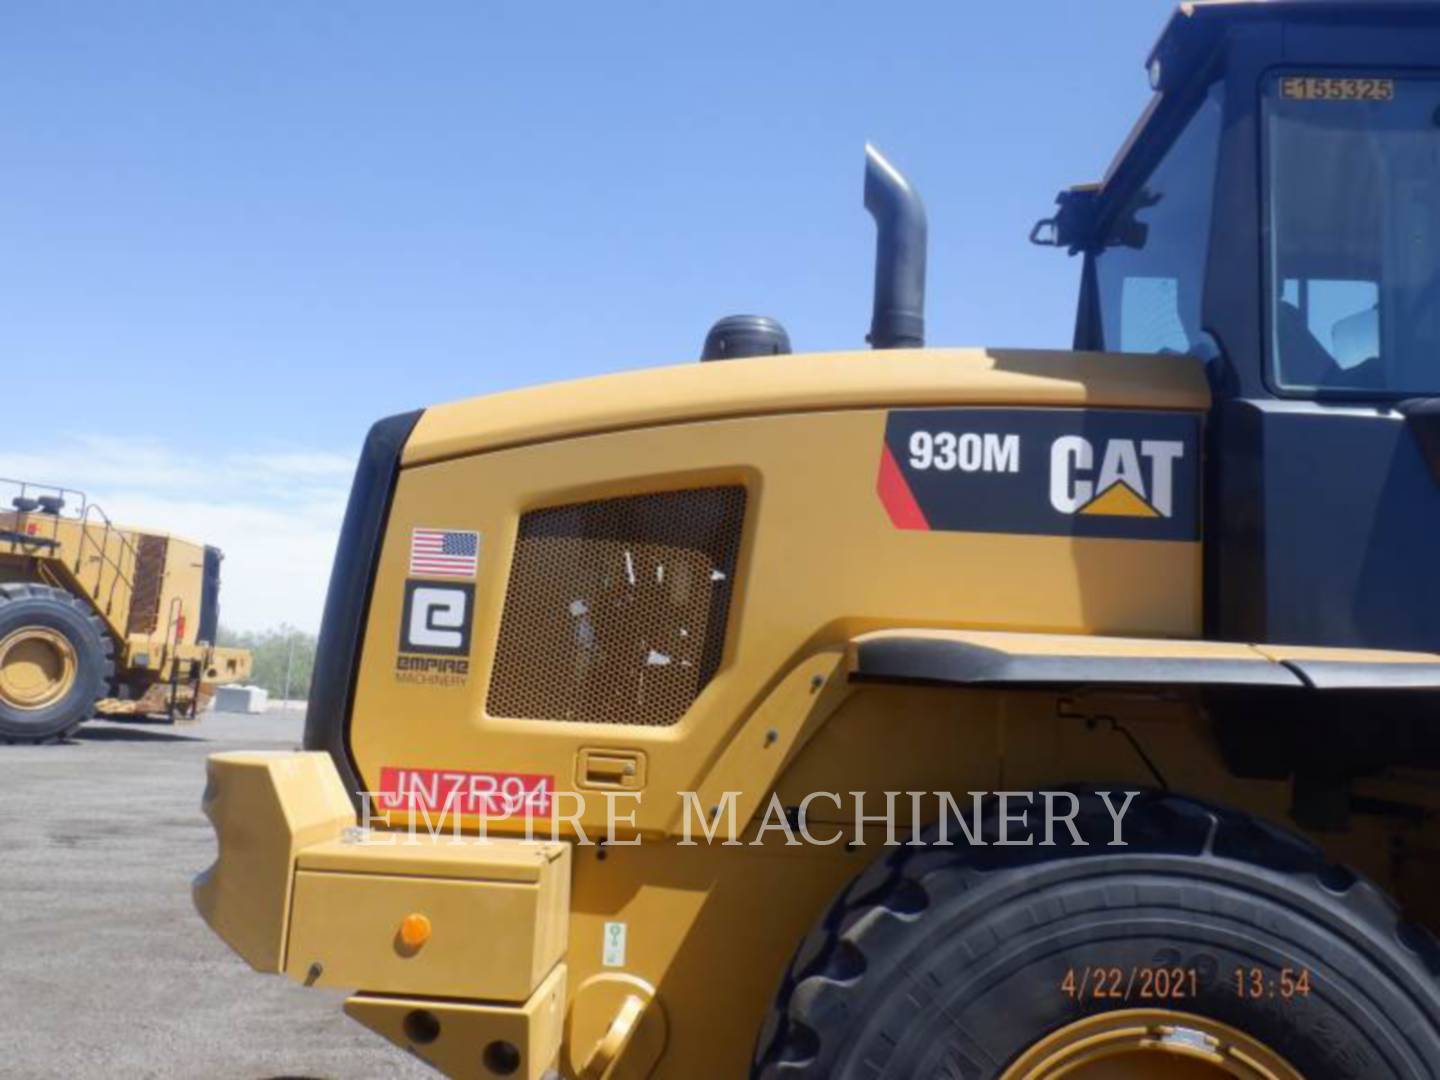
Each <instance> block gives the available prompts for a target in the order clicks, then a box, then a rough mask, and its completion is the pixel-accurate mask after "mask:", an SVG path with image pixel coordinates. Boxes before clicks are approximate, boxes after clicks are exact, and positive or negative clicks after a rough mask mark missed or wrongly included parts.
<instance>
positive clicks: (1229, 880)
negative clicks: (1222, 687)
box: [752, 790, 1440, 1080]
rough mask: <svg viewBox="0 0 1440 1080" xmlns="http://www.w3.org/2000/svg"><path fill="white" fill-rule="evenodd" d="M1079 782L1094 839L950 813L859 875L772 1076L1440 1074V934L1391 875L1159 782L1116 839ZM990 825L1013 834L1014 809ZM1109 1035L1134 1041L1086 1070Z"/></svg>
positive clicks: (1007, 1078) (804, 990) (766, 1062)
mask: <svg viewBox="0 0 1440 1080" xmlns="http://www.w3.org/2000/svg"><path fill="white" fill-rule="evenodd" d="M1076 794H1077V796H1078V798H1079V803H1080V814H1079V816H1078V817H1077V819H1076V824H1077V826H1078V828H1079V830H1080V835H1081V836H1082V837H1083V838H1085V840H1086V841H1087V843H1088V844H1089V845H1090V846H1079V845H1076V844H1073V843H1069V842H1068V841H1070V836H1069V834H1068V832H1067V831H1066V830H1065V829H1064V828H1063V827H1059V828H1057V830H1056V831H1057V835H1056V836H1055V837H1054V839H1055V842H1056V846H1053V847H1011V846H1004V847H995V846H980V845H978V844H977V845H975V846H970V845H968V843H967V842H966V840H965V838H964V836H963V835H962V834H960V833H959V832H958V830H957V829H955V828H952V829H951V830H950V833H949V835H950V836H951V837H952V838H956V837H958V841H957V842H956V845H955V846H953V847H941V846H932V843H933V841H934V839H935V833H934V830H933V829H932V830H931V831H930V832H929V833H927V834H926V836H925V837H922V840H924V841H925V842H926V844H927V846H916V847H897V848H894V849H891V850H890V851H889V852H888V853H887V855H886V856H885V857H883V858H881V859H880V860H878V861H877V862H875V863H874V864H873V865H872V866H871V867H870V868H869V869H868V870H866V871H865V872H864V873H863V874H861V875H860V876H859V877H858V878H856V879H855V880H854V881H852V882H851V884H850V886H849V887H848V889H846V890H845V892H843V893H842V894H841V896H840V897H839V898H838V899H837V900H836V901H835V903H834V904H833V905H832V907H831V908H830V910H829V912H828V913H827V914H826V916H825V918H824V919H823V921H822V922H821V923H820V925H819V926H818V927H817V928H816V929H815V930H814V931H813V932H812V933H811V934H810V935H809V936H808V937H807V938H806V939H805V940H804V941H803V942H802V943H801V945H800V947H799V948H798V950H797V951H796V954H795V956H794V958H793V960H792V963H791V967H790V970H789V971H788V973H787V974H786V976H785V978H784V980H783V982H782V984H781V987H780V990H779V993H778V995H777V999H776V1002H775V1005H774V1008H773V1010H772V1012H771V1014H770V1016H769V1017H768V1019H767V1020H766V1022H765V1024H764V1026H763V1027H762V1029H761V1032H760V1038H759V1044H758V1046H757V1049H756V1053H755V1059H754V1066H753V1070H752V1076H754V1077H762V1078H765V1080H781V1078H792V1077H794V1078H800V1077H804V1078H819V1077H826V1078H834V1080H846V1078H850V1077H865V1078H867V1080H882V1078H886V1080H888V1078H896V1080H899V1078H905V1077H922V1078H925V1080H932V1078H933V1080H940V1078H945V1080H961V1078H964V1080H981V1078H1004V1080H1018V1078H1021V1077H1026V1078H1030V1080H1040V1078H1044V1077H1047V1076H1054V1075H1059V1074H1060V1073H1061V1072H1062V1071H1064V1070H1065V1069H1067V1068H1069V1069H1073V1070H1074V1071H1071V1072H1065V1075H1066V1076H1070V1077H1075V1078H1079V1077H1091V1076H1109V1075H1125V1076H1151V1075H1153V1076H1157V1077H1161V1076H1181V1075H1183V1076H1186V1077H1189V1076H1203V1075H1214V1076H1254V1077H1271V1076H1273V1077H1285V1078H1290V1077H1300V1076H1303V1077H1306V1078H1308V1080H1317V1078H1350V1077H1353V1078H1356V1080H1376V1078H1380V1077H1401V1078H1406V1080H1409V1078H1415V1077H1436V1076H1440V981H1437V976H1440V946H1437V944H1436V942H1435V940H1434V939H1433V938H1431V937H1430V936H1429V935H1428V934H1427V933H1425V932H1424V931H1422V930H1420V929H1418V928H1416V927H1414V926H1411V925H1409V924H1406V923H1403V922H1402V921H1401V920H1400V919H1399V918H1398V916H1397V912H1396V909H1395V906H1394V905H1393V903H1392V902H1391V901H1390V900H1389V899H1388V898H1387V897H1386V896H1385V895H1384V894H1383V893H1382V892H1380V891H1379V890H1378V889H1377V888H1376V887H1375V886H1374V885H1372V884H1371V883H1369V882H1368V881H1365V880H1362V879H1360V878H1358V877H1357V876H1356V875H1354V874H1353V873H1351V872H1349V871H1347V870H1345V869H1343V868H1341V867H1338V866H1333V865H1329V864H1327V863H1326V862H1325V860H1324V858H1323V857H1322V855H1321V854H1320V852H1319V850H1318V849H1316V848H1314V847H1313V846H1312V845H1310V844H1309V843H1308V842H1306V841H1304V840H1302V839H1300V838H1299V837H1296V836H1293V835H1291V834H1289V833H1286V832H1283V831H1282V830H1279V829H1277V828H1275V827H1273V826H1271V825H1269V824H1266V823H1264V822H1262V821H1260V820H1258V819H1256V818H1253V817H1250V816H1248V815H1244V814H1240V813H1237V812H1234V811H1228V810H1223V809H1219V808H1216V807H1212V806H1208V805H1204V804H1201V803H1198V802H1195V801H1192V800H1189V799H1183V798H1179V797H1175V796H1170V795H1165V794H1161V793H1153V792H1143V793H1141V794H1140V795H1139V796H1137V797H1136V799H1135V801H1134V802H1133V803H1132V804H1131V806H1130V808H1129V810H1128V812H1127V813H1126V814H1125V816H1124V834H1123V835H1124V839H1125V841H1126V843H1127V844H1128V846H1126V847H1112V846H1107V845H1108V843H1109V841H1111V840H1112V839H1113V825H1112V818H1111V816H1110V814H1109V812H1108V811H1107V810H1106V809H1105V807H1104V805H1103V803H1102V802H1101V801H1100V799H1099V796H1098V794H1097V793H1096V792H1095V791H1093V790H1084V791H1077V792H1076ZM1114 799H1115V806H1116V807H1117V809H1118V808H1119V806H1120V803H1121V795H1120V793H1119V792H1116V793H1115V795H1114ZM1012 809H1013V808H1012ZM982 820H983V821H984V832H982V834H981V839H989V840H991V841H992V842H993V839H994V838H995V837H996V835H997V833H996V815H995V813H994V810H993V807H992V808H991V810H990V811H989V812H988V814H987V815H986V816H985V817H984V818H983V819H982ZM1161 971H1164V972H1167V974H1166V975H1165V976H1163V981H1164V983H1165V985H1164V986H1161V985H1159V984H1160V982H1161V977H1160V976H1158V975H1157V973H1158V972H1161ZM1117 972H1118V975H1117V974H1116V973H1117ZM1177 972H1178V973H1179V974H1178V975H1177V974H1176V973H1177ZM1192 972H1193V975H1192V974H1191V973H1192ZM1255 972H1259V974H1258V975H1257V974H1255ZM1097 973H1098V975H1097ZM1302 973H1304V974H1303V976H1302ZM1082 986H1083V990H1082ZM1147 987H1148V996H1144V995H1142V993H1141V990H1142V989H1145V988H1147ZM1297 987H1298V988H1297ZM1097 988H1098V991H1099V993H1098V995H1097ZM1161 990H1163V991H1164V993H1163V994H1161V993H1160V991H1161ZM1097 1048H1099V1050H1097ZM1106 1048H1108V1052H1112V1053H1114V1054H1116V1055H1119V1054H1121V1053H1122V1052H1123V1053H1126V1054H1129V1055H1130V1057H1129V1058H1127V1059H1123V1061H1122V1059H1121V1058H1120V1057H1118V1056H1116V1057H1112V1058H1107V1059H1105V1060H1106V1062H1107V1064H1101V1065H1100V1066H1099V1069H1100V1070H1101V1071H1096V1072H1091V1071H1089V1068H1091V1067H1093V1065H1094V1060H1095V1058H1094V1055H1095V1054H1097V1053H1099V1052H1100V1051H1102V1050H1105V1049H1106ZM1087 1053H1088V1054H1090V1055H1091V1058H1090V1059H1086V1058H1085V1055H1086V1054H1087ZM1267 1055H1268V1056H1267ZM1102 1056H1103V1054H1102ZM1182 1059H1183V1060H1182ZM1086 1060H1088V1061H1089V1062H1090V1065H1089V1066H1087V1065H1086V1064H1085V1063H1084V1062H1085V1061H1086ZM1246 1061H1249V1063H1250V1064H1249V1065H1246V1066H1245V1068H1250V1067H1251V1065H1254V1066H1255V1068H1253V1069H1251V1071H1245V1068H1240V1067H1239V1065H1238V1064H1237V1063H1244V1062H1246ZM1206 1062H1208V1066H1209V1069H1210V1071H1206V1065H1205V1063H1206ZM1265 1062H1269V1063H1270V1064H1269V1065H1264V1063H1265ZM1227 1063H1228V1065H1229V1066H1234V1067H1235V1069H1234V1071H1230V1070H1229V1069H1228V1068H1227V1067H1225V1066H1226V1064H1227ZM1287 1063H1288V1068H1289V1070H1290V1071H1288V1072H1287V1071H1286V1067H1287ZM1110 1065H1130V1066H1131V1067H1132V1068H1135V1071H1133V1072H1131V1071H1122V1072H1117V1073H1111V1072H1108V1071H1104V1070H1106V1069H1107V1068H1108V1067H1109V1066H1110ZM1262 1065H1264V1067H1263V1068H1262V1067H1261V1066H1262ZM1194 1070H1198V1071H1194ZM1267 1070H1268V1071H1267Z"/></svg>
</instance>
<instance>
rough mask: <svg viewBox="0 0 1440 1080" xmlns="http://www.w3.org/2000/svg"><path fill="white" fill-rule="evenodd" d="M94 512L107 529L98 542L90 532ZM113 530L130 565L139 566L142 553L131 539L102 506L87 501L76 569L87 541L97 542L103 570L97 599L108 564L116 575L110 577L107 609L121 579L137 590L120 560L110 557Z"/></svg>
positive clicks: (113, 598)
mask: <svg viewBox="0 0 1440 1080" xmlns="http://www.w3.org/2000/svg"><path fill="white" fill-rule="evenodd" d="M92 513H93V514H96V515H98V516H99V518H100V520H101V521H103V522H104V523H105V530H104V532H103V533H102V535H101V538H100V541H99V542H98V543H96V541H95V538H94V536H92V535H91V532H90V529H91V524H90V515H91V514H92ZM112 532H113V533H114V534H115V536H116V538H117V539H118V540H119V541H120V551H121V555H122V557H123V556H124V555H126V554H128V555H129V557H130V565H131V566H132V567H134V566H137V565H138V564H139V559H140V553H139V552H138V551H137V550H136V549H135V545H133V544H132V543H130V541H129V540H128V539H127V538H126V536H125V534H124V533H123V532H121V531H120V530H119V529H117V528H115V525H114V524H113V523H112V522H111V520H110V517H109V515H108V514H106V513H105V511H104V510H102V509H100V507H99V506H98V505H96V504H95V503H90V502H87V503H86V504H85V509H84V514H83V516H82V517H81V519H80V544H79V547H78V550H77V552H76V556H75V571H76V573H77V574H78V573H79V571H80V562H81V556H83V555H84V554H85V543H86V541H89V542H90V543H92V544H95V548H96V550H97V551H98V552H99V553H100V566H101V572H100V573H98V574H96V575H95V599H96V600H99V599H100V583H101V578H103V577H104V567H105V566H106V565H108V566H109V567H110V569H111V570H113V571H114V576H113V577H111V579H110V591H109V593H108V594H107V595H106V597H105V605H106V608H105V609H106V611H109V610H110V608H111V607H113V606H114V604H115V587H116V586H117V585H118V584H119V583H120V582H121V581H124V582H125V588H126V589H128V590H130V592H132V593H133V592H134V591H135V584H134V582H133V581H132V580H131V579H130V577H128V576H127V575H126V573H125V569H124V567H122V566H121V565H120V562H119V561H118V560H116V559H113V558H111V557H110V534H111V533H112Z"/></svg>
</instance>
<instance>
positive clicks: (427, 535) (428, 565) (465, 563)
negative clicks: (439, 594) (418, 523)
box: [410, 529, 480, 578]
mask: <svg viewBox="0 0 1440 1080" xmlns="http://www.w3.org/2000/svg"><path fill="white" fill-rule="evenodd" d="M479 560H480V534H479V533H478V532H455V531H454V530H451V529H416V530H414V531H413V532H412V533H411V534H410V576H411V577H432V578H437V577H445V578H473V577H474V576H475V565H476V563H478V562H479Z"/></svg>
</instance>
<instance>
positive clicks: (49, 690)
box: [0, 626, 77, 710]
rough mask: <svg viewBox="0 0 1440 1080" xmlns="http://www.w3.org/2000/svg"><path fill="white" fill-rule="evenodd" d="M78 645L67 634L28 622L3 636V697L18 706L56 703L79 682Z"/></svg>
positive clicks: (0, 676) (0, 669) (29, 707)
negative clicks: (77, 673) (28, 624)
mask: <svg viewBox="0 0 1440 1080" xmlns="http://www.w3.org/2000/svg"><path fill="white" fill-rule="evenodd" d="M76 666H77V665H76V657H75V646H73V645H71V644H70V641H69V639H68V638H66V637H65V635H64V634H61V633H59V632H58V631H55V630H50V629H48V628H46V627H40V626H27V627H23V628H22V629H19V630H16V631H14V632H12V633H11V634H9V635H8V636H6V637H5V639H4V640H0V701H4V702H5V704H7V705H10V706H11V707H13V708H16V709H25V710H34V709H43V708H45V707H46V706H48V705H53V704H54V703H55V702H57V701H59V700H60V699H61V698H63V697H64V696H65V695H66V694H68V693H69V692H70V688H71V687H72V686H74V685H75V671H76Z"/></svg>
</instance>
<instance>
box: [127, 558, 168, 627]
mask: <svg viewBox="0 0 1440 1080" xmlns="http://www.w3.org/2000/svg"><path fill="white" fill-rule="evenodd" d="M169 551H170V540H169V538H168V537H165V536H151V535H150V534H149V533H141V534H140V544H139V547H138V549H137V550H136V553H135V583H134V587H133V589H132V591H131V594H130V618H129V619H127V620H126V624H125V633H126V634H153V633H154V632H155V628H156V627H157V626H158V625H160V587H161V585H163V584H164V580H165V556H166V555H167V554H168V553H169Z"/></svg>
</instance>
